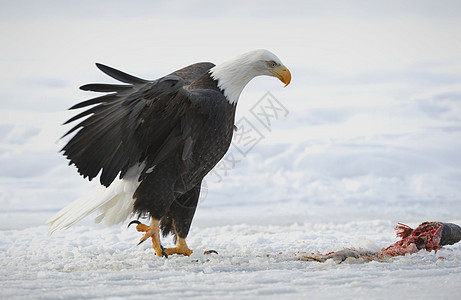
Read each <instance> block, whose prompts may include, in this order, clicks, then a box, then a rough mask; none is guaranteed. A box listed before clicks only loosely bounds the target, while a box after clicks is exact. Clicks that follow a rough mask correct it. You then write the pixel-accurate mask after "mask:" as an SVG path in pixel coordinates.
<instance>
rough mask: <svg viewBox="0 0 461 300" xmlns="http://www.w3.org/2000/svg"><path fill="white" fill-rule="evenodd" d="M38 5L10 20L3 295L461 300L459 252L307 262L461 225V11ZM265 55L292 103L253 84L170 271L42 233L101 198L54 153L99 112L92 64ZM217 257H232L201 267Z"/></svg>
mask: <svg viewBox="0 0 461 300" xmlns="http://www.w3.org/2000/svg"><path fill="white" fill-rule="evenodd" d="M35 3H38V2H30V3H26V2H21V1H15V2H14V3H9V2H6V1H2V4H1V5H2V9H1V10H0V17H1V18H0V20H1V21H0V24H1V26H0V37H1V43H2V47H1V50H0V68H1V70H2V71H3V72H1V74H0V95H1V100H0V249H1V251H0V263H1V268H0V278H1V280H0V298H5V299H24V298H45V299H55V298H65V299H69V298H70V299H81V298H120V299H129V298H132V299H152V298H153V297H167V296H177V297H180V296H189V297H191V298H194V297H195V298H217V297H220V298H225V299H226V298H243V299H245V298H255V297H259V298H269V299H271V298H300V297H301V296H306V297H307V296H309V297H312V298H335V299H345V298H349V299H358V298H365V299H369V298H378V299H379V298H389V297H391V298H396V299H398V298H400V299H408V298H410V297H411V298H423V299H424V298H435V297H439V298H445V299H453V298H456V295H458V294H459V293H460V292H461V286H460V285H459V282H460V280H461V245H459V244H457V245H453V246H448V247H444V248H443V249H442V250H440V251H439V252H437V253H436V254H435V253H427V252H421V253H417V254H414V255H411V256H405V257H398V258H393V259H389V260H388V261H386V262H370V263H364V262H360V261H352V260H348V261H346V262H344V263H342V264H336V263H334V262H326V263H323V264H322V263H317V262H303V261H298V260H297V258H296V256H295V254H296V253H297V252H304V251H305V252H314V253H317V252H319V253H326V252H329V251H334V250H339V249H342V248H347V247H354V248H360V249H365V250H372V251H378V250H379V249H381V248H383V247H385V246H388V245H390V244H392V243H393V242H395V241H396V238H395V234H394V231H393V227H394V226H395V224H396V223H397V222H403V223H406V224H408V225H410V226H417V225H418V224H419V223H421V222H423V221H444V222H453V223H457V224H461V216H460V214H459V211H461V201H460V200H461V196H460V194H461V193H460V192H461V185H460V183H459V182H460V181H461V154H460V153H461V40H460V39H459V36H461V31H460V28H461V24H460V23H461V22H460V20H459V18H458V16H459V13H460V12H461V7H460V5H459V4H458V3H457V2H456V1H453V2H451V1H442V2H437V5H436V4H435V2H434V3H432V2H427V3H426V2H424V1H405V2H401V1H397V2H388V1H386V2H385V3H384V2H379V1H369V2H366V3H367V4H365V3H364V2H357V3H355V4H354V5H352V4H348V5H347V6H345V5H343V4H342V3H343V2H342V1H331V2H327V1H325V2H322V3H323V4H320V3H318V2H315V1H300V2H296V3H293V5H286V6H283V7H282V6H281V5H280V4H274V3H275V2H274V3H270V4H266V5H264V7H261V5H260V4H258V3H259V2H254V3H253V2H252V4H250V3H247V2H242V3H240V5H234V4H232V5H227V6H225V7H211V6H210V8H207V9H205V11H206V12H200V10H198V9H197V8H195V7H194V6H193V5H192V4H189V7H187V8H186V9H181V8H180V5H178V4H175V5H173V4H149V3H148V2H142V3H141V4H136V5H134V4H129V6H127V5H128V4H123V5H122V4H120V5H121V6H120V7H117V6H114V5H112V4H111V5H109V4H107V3H104V1H101V2H98V4H97V5H96V4H93V3H92V2H91V3H92V4H91V7H92V9H89V8H88V5H90V4H89V3H90V2H85V1H82V3H81V4H79V5H74V6H69V4H65V6H64V4H61V3H60V2H59V1H46V2H44V3H42V2H41V4H40V7H38V6H35V5H36V4H35ZM84 3H86V5H84ZM99 3H102V4H99ZM188 3H190V2H188ZM403 3H405V4H403ZM104 4H105V5H104ZM133 5H134V6H133ZM242 7H245V9H241V8H242ZM200 9H203V5H201V6H200ZM217 11H219V13H217V16H216V17H209V16H205V15H211V14H214V13H216V12H217ZM190 14H193V15H194V16H193V17H190ZM274 14H276V15H277V16H276V17H275V16H274ZM172 15H173V16H174V17H171V16H172ZM274 20H276V21H274ZM255 48H267V49H270V50H271V51H273V52H274V53H276V54H277V55H278V56H279V57H280V58H281V59H282V61H283V62H284V63H285V64H286V65H287V66H288V67H289V68H290V70H291V71H292V75H293V80H292V83H291V85H290V86H288V87H287V88H285V89H283V88H282V87H281V84H280V83H279V82H278V81H276V80H274V79H273V78H257V79H255V80H254V81H253V82H252V83H251V84H250V86H248V88H247V89H246V90H245V91H244V94H243V95H242V98H241V99H240V102H239V106H238V116H237V119H236V121H237V125H238V126H239V128H251V129H252V134H251V135H250V137H248V136H244V135H243V134H242V135H240V136H239V135H238V134H237V135H236V139H235V140H234V145H233V146H232V148H231V149H230V152H229V155H227V156H226V157H225V159H224V160H223V161H222V162H221V163H220V164H219V165H218V166H217V167H216V169H215V171H214V172H213V173H211V174H209V176H208V177H207V178H206V187H205V188H204V190H203V191H202V198H201V201H200V205H199V208H198V210H197V214H196V217H195V219H194V223H193V226H192V229H191V232H190V234H189V238H188V243H189V245H190V247H191V248H192V249H194V250H195V252H194V254H193V255H192V256H191V257H174V256H172V257H170V258H169V259H159V258H157V257H156V256H154V254H153V251H152V249H151V248H150V247H149V245H148V243H145V244H142V245H140V246H136V243H137V241H138V240H139V238H140V234H139V233H137V232H135V230H134V228H130V229H127V228H126V224H123V225H120V226H115V227H110V228H107V227H104V225H100V224H97V225H95V224H93V222H92V218H87V219H85V220H84V221H82V222H81V223H79V224H78V225H76V226H74V227H72V228H70V229H69V230H67V231H63V232H56V233H55V234H53V236H51V237H50V236H48V235H47V227H46V226H45V224H44V223H45V220H46V219H47V218H49V217H50V216H51V215H52V214H53V213H55V212H56V211H58V210H59V209H61V208H62V207H63V206H65V205H66V204H68V203H70V202H72V201H73V200H75V199H76V198H78V197H79V196H81V195H83V194H85V193H88V191H91V189H92V188H94V187H96V186H97V182H92V183H88V182H86V181H85V180H83V179H81V178H80V177H79V176H78V175H77V173H76V172H75V169H74V168H73V167H68V166H67V163H66V160H65V159H64V158H63V157H61V156H60V155H59V154H58V151H59V149H60V147H62V146H63V142H62V141H58V140H59V137H60V136H61V135H62V134H63V133H64V132H65V130H66V128H64V127H62V126H60V125H59V124H61V123H62V122H63V121H65V120H66V119H67V118H68V117H69V116H70V115H71V114H69V112H67V111H66V109H67V108H68V107H70V106H71V105H72V104H74V103H75V102H77V101H81V100H84V99H86V98H88V97H90V95H88V94H86V93H83V92H79V91H78V90H77V88H78V86H79V85H81V84H84V83H88V82H93V81H106V80H107V78H105V77H104V75H102V74H99V72H98V71H97V70H96V68H95V67H94V66H93V65H92V63H93V62H96V61H98V62H102V63H106V64H109V65H112V66H114V67H117V68H121V69H123V70H126V71H127V72H131V73H133V74H134V75H138V76H141V77H146V78H156V77H160V76H162V75H164V74H166V73H168V72H171V71H172V70H174V69H176V68H180V67H182V66H184V65H187V64H189V63H193V62H196V61H203V60H211V61H214V62H220V61H223V60H225V59H228V58H230V57H232V56H234V55H236V54H239V53H242V52H244V51H247V50H251V49H255ZM268 91H270V94H266V93H267V92H268ZM271 109H272V110H271ZM274 109H275V111H276V112H277V114H276V115H274V114H272V115H269V113H271V112H272V113H273V112H274ZM264 113H265V114H264ZM268 122H270V123H268ZM247 138H248V139H247ZM164 243H165V244H166V246H169V245H171V244H172V240H171V238H167V239H165V240H164ZM207 249H215V250H217V251H218V252H219V255H210V256H206V255H203V254H201V253H202V252H203V250H207Z"/></svg>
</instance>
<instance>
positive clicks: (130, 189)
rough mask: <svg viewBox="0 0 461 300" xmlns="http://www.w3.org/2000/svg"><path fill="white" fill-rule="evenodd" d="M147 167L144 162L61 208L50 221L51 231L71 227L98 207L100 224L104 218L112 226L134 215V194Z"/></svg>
mask: <svg viewBox="0 0 461 300" xmlns="http://www.w3.org/2000/svg"><path fill="white" fill-rule="evenodd" d="M143 168H144V164H142V165H140V166H135V167H132V168H130V169H129V170H128V172H127V173H126V175H125V176H124V178H123V179H116V180H114V182H112V184H111V185H110V186H109V187H107V188H105V189H104V190H102V191H96V192H94V193H93V194H92V195H90V196H86V197H82V198H79V199H77V200H76V201H74V202H72V203H71V204H69V205H68V206H66V207H64V208H63V209H61V210H60V211H59V212H58V213H56V214H55V215H54V216H53V217H51V218H50V219H48V220H47V221H46V222H47V223H48V224H49V225H50V228H49V230H48V232H49V234H52V233H53V232H54V231H55V230H58V229H67V228H69V227H71V226H72V225H74V224H75V223H77V222H78V221H80V220H82V219H83V218H85V217H86V216H88V215H89V214H91V213H93V212H94V211H96V210H97V209H100V210H101V215H99V216H98V217H97V218H96V219H95V222H96V223H100V222H101V221H102V220H103V219H104V223H105V224H106V225H108V226H112V225H115V224H118V223H121V222H123V221H125V220H126V219H127V218H128V217H129V216H130V215H132V214H133V205H134V202H135V199H133V194H134V192H135V191H136V189H137V188H138V186H139V182H138V178H139V175H140V173H141V170H142V169H143Z"/></svg>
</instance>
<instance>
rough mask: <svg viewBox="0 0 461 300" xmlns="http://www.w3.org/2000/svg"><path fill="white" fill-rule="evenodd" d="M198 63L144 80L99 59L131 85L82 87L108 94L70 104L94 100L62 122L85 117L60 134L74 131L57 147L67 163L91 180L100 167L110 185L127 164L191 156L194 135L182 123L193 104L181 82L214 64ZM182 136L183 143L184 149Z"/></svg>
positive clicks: (109, 72)
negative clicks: (186, 132)
mask: <svg viewBox="0 0 461 300" xmlns="http://www.w3.org/2000/svg"><path fill="white" fill-rule="evenodd" d="M196 65H197V66H196V67H193V66H194V65H192V66H189V67H186V68H183V69H181V70H178V71H177V72H174V73H172V74H170V75H167V76H165V77H162V78H160V79H158V80H154V81H148V80H145V79H141V78H138V77H135V76H132V75H129V74H126V73H124V72H121V71H119V70H116V69H113V68H111V67H108V66H105V65H102V64H97V67H98V68H99V69H100V70H101V71H103V72H104V73H105V74H107V75H109V76H111V77H113V78H115V79H117V80H119V81H121V82H124V83H128V84H130V85H118V84H87V85H84V86H82V87H81V88H82V89H83V90H89V91H97V92H109V93H110V94H107V95H103V96H99V97H96V98H93V99H90V100H86V101H83V102H81V103H78V104H76V105H74V106H72V107H71V108H70V109H78V108H84V107H88V106H92V107H90V108H88V109H87V110H85V111H83V112H81V113H79V114H77V115H75V116H74V117H72V118H70V119H69V120H68V121H67V122H65V123H64V124H69V123H72V122H74V121H77V120H80V119H82V118H84V119H83V121H81V122H79V123H78V124H77V125H75V126H74V127H72V128H71V129H70V130H69V131H68V132H67V133H66V134H65V135H64V136H63V137H65V136H68V135H70V134H71V133H75V134H74V135H73V137H72V138H71V139H70V140H69V141H68V142H67V144H66V145H65V146H64V147H63V148H62V150H61V151H62V152H63V154H64V156H66V157H67V158H68V159H69V160H70V162H69V164H74V165H75V166H76V167H77V169H78V171H79V173H80V174H81V175H82V176H83V177H85V178H86V177H88V178H89V179H90V180H91V179H93V178H95V177H96V176H97V175H98V174H99V173H100V172H101V175H100V182H101V184H103V185H105V186H109V185H110V184H111V183H112V182H113V180H114V179H115V178H116V177H117V175H118V174H120V178H123V176H124V175H125V174H126V172H127V171H128V169H129V168H130V167H132V166H134V165H136V164H138V163H141V162H144V161H148V162H149V163H150V166H152V164H156V163H159V162H161V161H162V160H164V159H166V158H167V157H169V156H170V155H171V153H176V151H179V152H178V153H180V155H181V153H183V154H184V155H185V157H189V154H188V153H189V151H190V147H191V143H192V142H193V139H191V138H189V136H185V135H184V133H183V132H182V128H183V123H184V119H185V114H186V112H188V111H189V110H190V109H191V106H193V104H192V102H191V100H190V97H191V93H190V92H189V91H187V90H185V89H184V88H183V87H184V86H185V85H186V84H189V83H190V81H191V80H193V77H197V76H198V75H200V76H201V75H203V73H204V72H206V71H207V70H208V69H209V68H211V67H212V66H213V64H211V63H200V64H196ZM179 75H182V76H184V78H185V79H184V78H183V77H180V76H179ZM93 105H96V106H93ZM186 140H187V143H186V148H187V149H186V150H183V147H184V146H185V144H184V143H185V141H186ZM181 151H182V152H181Z"/></svg>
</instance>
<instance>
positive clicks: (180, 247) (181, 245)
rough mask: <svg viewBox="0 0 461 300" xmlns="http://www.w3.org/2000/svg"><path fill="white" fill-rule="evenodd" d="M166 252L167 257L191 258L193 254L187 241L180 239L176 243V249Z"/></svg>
mask: <svg viewBox="0 0 461 300" xmlns="http://www.w3.org/2000/svg"><path fill="white" fill-rule="evenodd" d="M165 252H166V254H167V255H171V254H182V255H184V256H189V255H191V254H192V250H191V249H189V247H187V244H186V239H184V238H180V237H178V240H177V242H176V247H174V248H166V249H165Z"/></svg>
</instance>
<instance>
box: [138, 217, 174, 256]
mask: <svg viewBox="0 0 461 300" xmlns="http://www.w3.org/2000/svg"><path fill="white" fill-rule="evenodd" d="M136 230H137V231H139V232H145V233H146V234H144V236H143V237H142V238H141V240H140V241H139V244H141V243H142V242H144V241H145V240H147V239H148V238H152V247H153V248H154V250H155V253H157V256H159V257H162V256H165V257H168V254H167V253H166V252H165V250H164V248H163V247H162V244H161V243H160V226H159V220H157V219H154V218H152V221H151V222H150V226H147V225H144V224H141V223H140V224H138V225H137V226H136ZM139 244H138V245H139Z"/></svg>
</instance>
